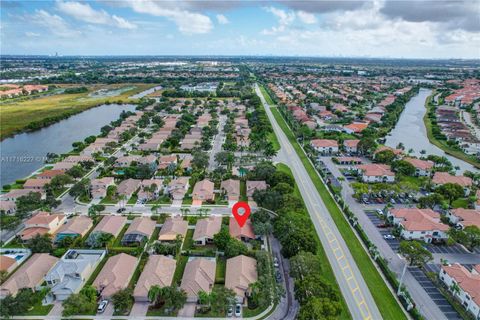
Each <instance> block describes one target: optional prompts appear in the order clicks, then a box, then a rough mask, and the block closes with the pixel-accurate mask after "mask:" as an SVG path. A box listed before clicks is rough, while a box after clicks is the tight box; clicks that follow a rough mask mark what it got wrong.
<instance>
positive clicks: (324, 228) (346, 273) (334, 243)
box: [255, 84, 382, 319]
mask: <svg viewBox="0 0 480 320" xmlns="http://www.w3.org/2000/svg"><path fill="white" fill-rule="evenodd" d="M255 90H256V93H257V95H258V96H259V97H260V99H261V100H262V103H263V105H264V106H265V110H266V112H267V115H268V117H269V119H270V122H271V123H272V126H273V129H274V131H275V134H276V135H277V137H278V140H279V142H280V145H281V149H280V151H279V153H278V155H277V158H276V160H277V161H279V162H282V163H285V164H287V165H288V166H289V167H290V169H291V170H292V172H293V175H294V177H295V180H296V182H297V184H298V187H299V189H300V192H301V194H302V195H303V198H304V201H305V204H306V206H307V209H308V212H309V214H310V216H311V218H312V221H313V224H314V226H315V229H316V231H317V234H318V236H319V238H320V241H321V242H322V245H323V248H324V250H325V253H326V255H327V257H328V260H329V262H330V264H331V266H332V269H333V272H334V273H335V277H336V279H337V282H338V284H339V286H340V290H341V292H342V295H343V297H344V299H345V301H346V303H347V305H348V307H349V310H350V313H351V315H352V317H353V318H354V319H381V318H382V317H381V315H380V312H379V310H378V308H377V306H376V304H375V301H374V300H373V297H372V295H371V293H370V291H369V289H368V287H367V285H366V284H365V281H364V279H363V277H362V275H361V273H360V270H359V269H358V267H357V265H356V263H355V261H354V260H353V257H352V256H351V254H350V251H349V249H348V246H347V244H346V243H345V241H344V240H343V238H342V236H341V234H340V232H339V231H338V229H337V227H336V225H335V223H334V222H333V220H332V218H331V217H330V214H329V212H328V210H327V208H326V207H325V204H324V203H323V201H322V199H321V197H320V195H319V194H318V192H317V190H316V188H315V185H314V184H313V182H312V180H311V179H310V177H309V175H308V173H307V171H306V169H305V167H304V166H303V164H302V162H301V161H300V158H299V157H298V155H297V154H296V153H295V150H294V149H293V146H292V145H291V144H290V142H289V141H288V139H287V137H286V135H285V134H284V133H283V131H282V129H281V128H280V126H279V125H278V123H277V122H276V120H275V118H274V117H273V114H272V112H271V110H270V106H269V105H268V103H267V102H266V100H265V98H264V97H263V95H262V93H261V92H260V89H259V87H258V85H257V84H256V86H255Z"/></svg>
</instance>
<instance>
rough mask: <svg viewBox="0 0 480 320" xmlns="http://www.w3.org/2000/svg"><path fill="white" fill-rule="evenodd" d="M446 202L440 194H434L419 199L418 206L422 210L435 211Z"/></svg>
mask: <svg viewBox="0 0 480 320" xmlns="http://www.w3.org/2000/svg"><path fill="white" fill-rule="evenodd" d="M443 201H444V199H443V196H442V195H441V194H438V193H432V194H429V195H428V196H424V197H421V198H419V199H418V206H419V207H420V208H422V209H425V208H430V209H433V208H435V207H436V206H438V205H440V204H441V203H442V202H443Z"/></svg>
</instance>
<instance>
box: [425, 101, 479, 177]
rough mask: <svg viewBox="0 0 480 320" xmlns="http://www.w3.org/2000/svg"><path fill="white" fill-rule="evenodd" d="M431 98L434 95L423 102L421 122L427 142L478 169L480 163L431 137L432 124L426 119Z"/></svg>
mask: <svg viewBox="0 0 480 320" xmlns="http://www.w3.org/2000/svg"><path fill="white" fill-rule="evenodd" d="M433 96H434V94H432V95H431V96H430V97H428V98H427V101H426V102H425V108H427V112H426V113H425V116H424V117H423V122H424V123H425V128H427V137H428V140H429V141H430V143H432V144H434V145H436V146H437V147H439V148H440V149H442V150H443V151H445V153H446V154H449V155H451V156H452V157H455V158H458V159H460V160H463V161H465V162H467V163H470V164H471V165H472V166H474V167H475V168H478V169H480V162H478V161H476V160H475V158H474V157H472V156H469V155H467V154H465V153H464V152H462V151H459V150H455V149H452V148H451V147H450V146H449V145H447V143H446V141H441V140H438V139H436V138H435V136H434V135H433V133H432V122H431V121H430V119H429V118H428V113H429V112H430V110H431V109H432V108H433V105H432V103H431V100H432V97H433Z"/></svg>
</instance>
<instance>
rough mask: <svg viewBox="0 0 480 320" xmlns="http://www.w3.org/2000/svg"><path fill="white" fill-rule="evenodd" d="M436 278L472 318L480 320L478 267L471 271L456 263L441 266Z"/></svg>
mask: <svg viewBox="0 0 480 320" xmlns="http://www.w3.org/2000/svg"><path fill="white" fill-rule="evenodd" d="M438 276H439V278H440V280H442V281H443V283H444V284H445V286H446V287H447V288H448V290H450V292H451V293H452V295H453V296H454V297H455V298H457V299H458V300H459V301H460V303H461V304H462V306H463V307H464V308H465V309H466V310H467V311H469V312H470V313H471V314H472V315H473V318H475V319H480V265H476V266H474V267H473V269H472V271H469V270H468V269H467V268H465V267H464V266H462V265H460V264H458V263H455V264H452V265H447V266H445V265H442V266H441V268H440V272H439V275H438Z"/></svg>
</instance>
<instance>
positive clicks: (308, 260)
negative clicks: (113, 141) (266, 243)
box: [290, 251, 322, 279]
mask: <svg viewBox="0 0 480 320" xmlns="http://www.w3.org/2000/svg"><path fill="white" fill-rule="evenodd" d="M314 273H319V274H320V273H322V264H321V263H320V259H319V258H318V256H317V255H315V254H313V253H311V252H304V251H301V252H299V253H298V254H297V255H296V256H293V257H292V258H290V275H291V276H292V277H293V278H295V279H303V278H305V277H307V276H308V275H309V274H314Z"/></svg>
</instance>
